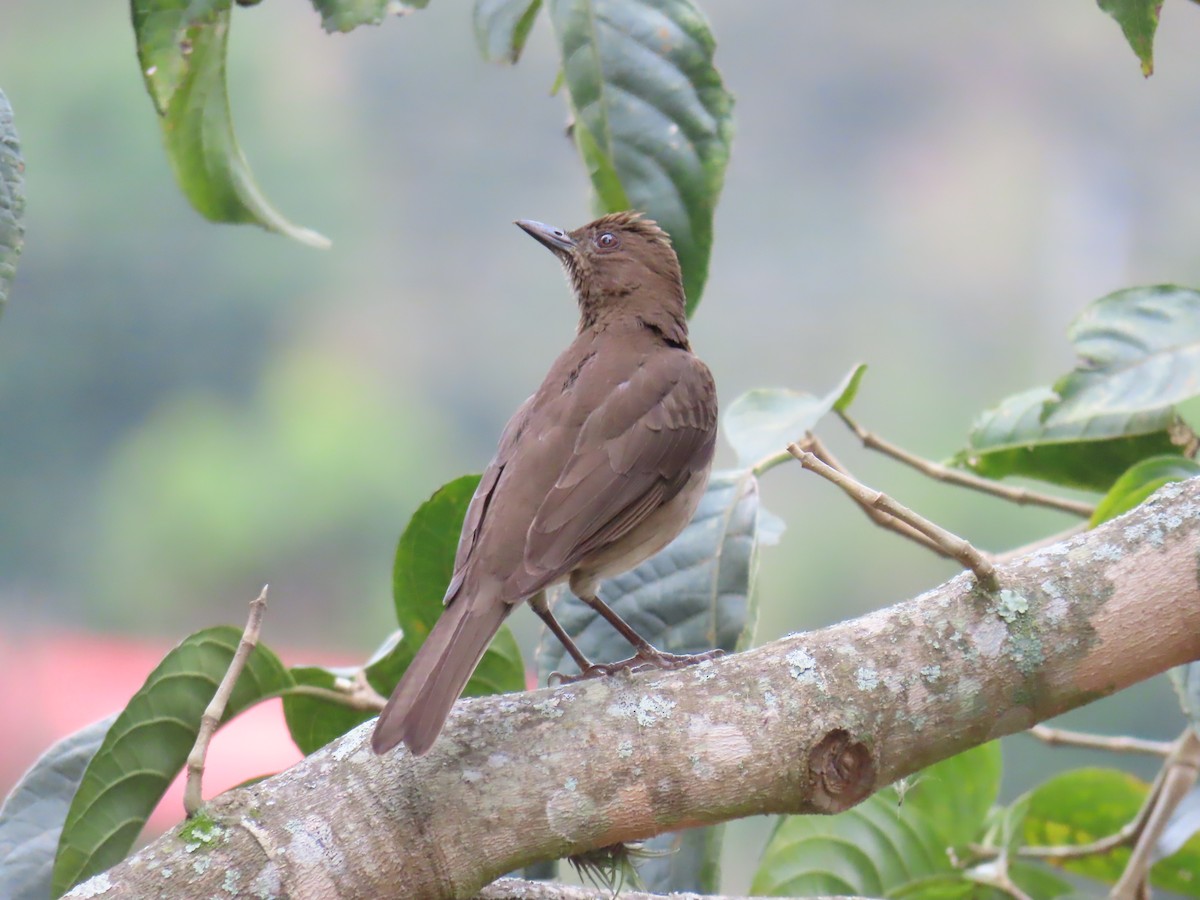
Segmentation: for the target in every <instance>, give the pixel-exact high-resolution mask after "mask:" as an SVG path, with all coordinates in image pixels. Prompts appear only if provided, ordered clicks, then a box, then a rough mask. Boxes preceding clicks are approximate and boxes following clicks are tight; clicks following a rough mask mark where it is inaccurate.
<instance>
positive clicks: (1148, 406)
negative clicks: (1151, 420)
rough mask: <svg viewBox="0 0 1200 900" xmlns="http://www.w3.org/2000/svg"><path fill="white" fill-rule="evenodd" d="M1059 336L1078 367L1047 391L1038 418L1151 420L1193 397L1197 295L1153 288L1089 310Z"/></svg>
mask: <svg viewBox="0 0 1200 900" xmlns="http://www.w3.org/2000/svg"><path fill="white" fill-rule="evenodd" d="M1067 336H1068V337H1069V338H1070V340H1071V343H1072V344H1074V345H1075V351H1076V353H1078V354H1079V359H1080V362H1079V364H1078V365H1077V366H1076V367H1075V369H1074V370H1072V371H1071V372H1070V373H1068V374H1067V375H1066V376H1064V377H1063V378H1061V379H1059V380H1058V382H1057V383H1056V384H1055V385H1054V391H1055V393H1056V394H1058V396H1059V398H1060V399H1059V400H1058V401H1057V402H1054V401H1051V402H1048V403H1047V404H1046V408H1045V410H1044V411H1043V413H1042V419H1043V420H1044V421H1045V422H1046V423H1047V424H1048V425H1053V424H1054V423H1057V422H1067V421H1081V420H1082V421H1088V420H1092V419H1095V418H1098V417H1108V416H1139V415H1147V414H1150V415H1155V414H1159V413H1161V411H1162V410H1163V409H1164V408H1166V407H1169V406H1172V405H1174V404H1176V403H1180V402H1182V401H1184V400H1187V399H1188V398H1190V397H1195V396H1197V395H1200V291H1194V290H1191V289H1190V288H1183V287H1178V286H1176V285H1171V284H1160V285H1154V286H1152V287H1138V288H1129V289H1127V290H1123V291H1116V292H1115V293H1112V294H1108V295H1107V296H1104V297H1101V298H1100V299H1099V300H1096V301H1094V302H1093V303H1091V304H1090V305H1089V306H1088V307H1087V309H1085V310H1084V311H1083V313H1081V314H1080V316H1079V317H1078V318H1077V319H1076V320H1075V321H1074V322H1073V323H1071V327H1070V328H1069V329H1068V330H1067Z"/></svg>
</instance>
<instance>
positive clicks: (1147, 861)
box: [1109, 725, 1200, 900]
mask: <svg viewBox="0 0 1200 900" xmlns="http://www.w3.org/2000/svg"><path fill="white" fill-rule="evenodd" d="M1197 774H1200V737H1197V735H1196V732H1195V731H1194V730H1193V729H1192V727H1191V726H1190V725H1189V726H1188V727H1187V728H1185V729H1184V730H1183V734H1181V735H1180V736H1179V738H1178V739H1177V740H1176V741H1175V745H1174V748H1173V749H1172V751H1171V755H1170V756H1169V757H1168V758H1167V761H1166V762H1165V763H1163V768H1162V772H1161V773H1160V777H1159V778H1157V779H1155V782H1154V789H1152V790H1151V792H1150V794H1149V795H1148V796H1147V798H1146V803H1145V804H1144V805H1143V807H1142V808H1143V809H1147V808H1148V809H1149V812H1148V814H1147V815H1146V817H1145V821H1144V825H1143V827H1142V829H1141V831H1140V833H1139V834H1138V836H1137V843H1136V844H1134V846H1133V853H1132V854H1130V857H1129V862H1127V863H1126V864H1125V871H1124V872H1122V873H1121V877H1120V878H1119V879H1118V880H1117V883H1116V884H1114V885H1113V889H1112V893H1110V894H1109V896H1110V897H1113V898H1120V900H1124V898H1126V897H1134V896H1136V895H1137V892H1138V891H1139V890H1141V887H1142V885H1144V884H1145V882H1146V878H1147V876H1148V875H1149V874H1150V866H1151V865H1152V864H1153V862H1154V848H1155V845H1156V844H1157V843H1158V839H1159V838H1160V837H1161V836H1162V832H1163V829H1164V828H1166V827H1167V822H1168V821H1169V820H1170V818H1171V813H1173V812H1174V811H1175V808H1176V807H1177V806H1179V803H1180V801H1181V800H1183V798H1184V797H1185V796H1186V795H1187V793H1188V791H1190V790H1191V789H1192V785H1193V784H1195V783H1196V776H1197ZM1139 816H1140V813H1139Z"/></svg>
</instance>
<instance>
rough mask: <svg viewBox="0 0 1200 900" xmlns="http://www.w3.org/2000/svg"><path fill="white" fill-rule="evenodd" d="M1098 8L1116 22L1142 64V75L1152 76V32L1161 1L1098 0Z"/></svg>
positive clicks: (1155, 24) (1155, 27) (1155, 28)
mask: <svg viewBox="0 0 1200 900" xmlns="http://www.w3.org/2000/svg"><path fill="white" fill-rule="evenodd" d="M1099 4H1100V8H1101V9H1102V10H1104V11H1105V12H1106V13H1108V14H1109V15H1110V16H1112V17H1113V18H1114V19H1116V20H1117V24H1118V25H1120V26H1121V31H1122V32H1124V34H1125V40H1127V41H1129V46H1130V47H1132V48H1133V52H1134V53H1136V54H1137V58H1138V60H1139V61H1140V62H1141V64H1142V74H1143V75H1145V76H1146V77H1147V78H1149V77H1150V76H1151V75H1152V74H1154V32H1155V31H1157V30H1158V13H1159V10H1160V9H1161V8H1162V0H1099Z"/></svg>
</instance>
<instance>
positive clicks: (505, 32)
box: [473, 0, 542, 64]
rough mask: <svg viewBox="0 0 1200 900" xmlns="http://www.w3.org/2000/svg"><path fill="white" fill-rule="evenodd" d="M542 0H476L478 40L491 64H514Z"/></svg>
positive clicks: (476, 37)
mask: <svg viewBox="0 0 1200 900" xmlns="http://www.w3.org/2000/svg"><path fill="white" fill-rule="evenodd" d="M541 8H542V0H475V12H474V17H473V18H474V23H475V41H476V42H477V43H478V44H479V52H480V53H481V54H482V55H483V58H484V59H486V60H487V61H488V62H496V63H509V64H512V63H515V62H516V61H517V60H518V59H520V58H521V51H522V50H524V49H525V40H526V39H527V38H528V37H529V31H530V29H531V28H533V22H534V20H535V19H536V18H537V14H538V12H539V11H540V10H541Z"/></svg>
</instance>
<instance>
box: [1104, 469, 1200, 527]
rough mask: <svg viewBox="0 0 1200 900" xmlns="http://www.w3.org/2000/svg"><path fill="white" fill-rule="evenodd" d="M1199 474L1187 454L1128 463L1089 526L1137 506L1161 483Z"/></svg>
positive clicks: (1161, 484) (1198, 470)
mask: <svg viewBox="0 0 1200 900" xmlns="http://www.w3.org/2000/svg"><path fill="white" fill-rule="evenodd" d="M1197 475H1200V464H1198V463H1197V462H1196V461H1195V460H1194V459H1188V458H1187V457H1186V456H1176V455H1174V454H1171V455H1168V456H1151V457H1150V458H1149V459H1143V460H1142V461H1141V462H1139V463H1135V464H1134V465H1132V466H1130V467H1129V468H1128V469H1127V470H1126V471H1125V472H1124V473H1123V474H1122V475H1121V477H1120V478H1118V479H1117V480H1116V481H1115V482H1113V486H1112V487H1111V488H1110V489H1109V491H1108V493H1107V494H1105V495H1104V499H1102V500H1101V501H1100V502H1099V503H1097V504H1096V511H1095V512H1094V513H1092V518H1091V521H1090V522H1088V525H1089V527H1091V528H1095V527H1096V526H1097V525H1099V524H1100V523H1101V522H1107V521H1108V520H1109V519H1115V518H1116V517H1117V516H1119V515H1121V513H1127V512H1129V510H1131V509H1133V508H1134V507H1135V506H1138V505H1140V504H1141V503H1142V502H1143V501H1144V500H1146V498H1147V497H1149V496H1150V495H1151V494H1153V493H1154V492H1155V491H1157V490H1158V489H1159V488H1160V487H1162V486H1163V485H1164V484H1169V483H1171V482H1172V481H1185V480H1186V479H1188V478H1194V477H1195V476H1197Z"/></svg>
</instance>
